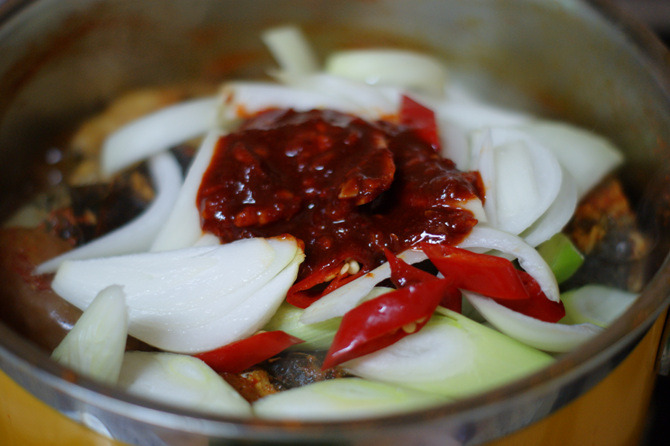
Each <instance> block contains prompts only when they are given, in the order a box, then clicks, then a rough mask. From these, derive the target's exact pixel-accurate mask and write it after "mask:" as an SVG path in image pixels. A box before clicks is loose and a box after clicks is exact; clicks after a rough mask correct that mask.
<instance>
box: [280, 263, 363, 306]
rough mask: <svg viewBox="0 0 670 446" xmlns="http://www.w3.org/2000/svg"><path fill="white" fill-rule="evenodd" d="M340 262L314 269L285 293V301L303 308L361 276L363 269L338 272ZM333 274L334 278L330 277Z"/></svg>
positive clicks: (340, 267)
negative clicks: (345, 272) (324, 267)
mask: <svg viewBox="0 0 670 446" xmlns="http://www.w3.org/2000/svg"><path fill="white" fill-rule="evenodd" d="M341 269H342V263H339V264H337V265H335V266H333V267H332V268H328V269H324V270H321V271H316V272H314V273H312V274H310V275H309V276H307V277H305V278H304V279H303V280H301V281H300V282H297V283H295V284H293V286H291V288H289V290H288V292H287V293H286V302H288V303H289V304H291V305H293V306H294V307H298V308H302V309H305V308H307V307H309V306H310V305H312V304H313V303H314V302H316V301H317V300H319V299H320V298H321V297H322V296H325V295H326V294H328V293H330V292H331V291H333V290H335V289H337V288H339V287H341V286H342V285H345V284H347V283H349V282H351V281H352V280H354V279H357V278H358V277H360V276H362V275H363V274H364V272H363V271H359V272H358V273H356V274H339V271H340V270H341ZM334 275H335V278H333V279H331V278H332V277H333V276H334Z"/></svg>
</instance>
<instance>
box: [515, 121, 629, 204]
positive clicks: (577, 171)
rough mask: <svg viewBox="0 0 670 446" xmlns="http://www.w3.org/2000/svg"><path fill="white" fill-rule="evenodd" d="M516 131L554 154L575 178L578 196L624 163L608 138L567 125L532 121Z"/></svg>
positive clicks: (581, 195)
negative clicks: (540, 142)
mask: <svg viewBox="0 0 670 446" xmlns="http://www.w3.org/2000/svg"><path fill="white" fill-rule="evenodd" d="M519 130H521V131H522V132H524V133H526V134H528V135H529V136H531V137H533V138H536V139H537V140H539V141H542V144H543V145H544V146H545V147H547V148H548V149H550V150H551V151H552V152H553V153H554V156H556V158H557V159H558V161H559V162H560V163H561V165H562V166H563V167H565V168H566V169H567V170H568V172H570V174H571V175H572V177H573V178H574V180H575V181H576V185H577V193H578V196H579V197H580V198H581V197H583V196H584V195H585V194H586V193H587V192H588V191H589V190H591V189H592V188H593V187H594V186H595V185H596V184H598V183H599V182H600V181H601V180H602V179H603V178H604V176H605V175H606V174H608V173H609V172H612V171H613V170H614V169H615V168H616V167H618V166H619V165H620V164H621V163H622V162H623V155H622V154H621V152H620V151H619V150H617V148H616V147H614V145H612V143H611V142H610V141H608V140H607V139H605V138H604V137H602V136H600V135H596V134H594V133H592V132H589V131H588V130H585V129H582V128H579V127H575V126H572V125H570V124H566V123H561V122H550V121H533V122H529V123H526V124H525V125H522V126H520V127H519Z"/></svg>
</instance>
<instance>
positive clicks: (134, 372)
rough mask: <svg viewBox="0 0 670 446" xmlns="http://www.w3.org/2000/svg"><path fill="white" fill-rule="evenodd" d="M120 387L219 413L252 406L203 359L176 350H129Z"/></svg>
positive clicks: (244, 412)
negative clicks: (169, 351)
mask: <svg viewBox="0 0 670 446" xmlns="http://www.w3.org/2000/svg"><path fill="white" fill-rule="evenodd" d="M118 384H119V387H121V389H123V390H125V391H127V392H129V393H131V394H134V395H137V396H139V397H143V398H147V399H150V400H153V401H158V402H161V403H165V404H169V405H172V406H176V407H179V408H185V409H191V410H196V411H198V412H206V413H210V414H216V415H226V416H235V417H247V416H251V406H250V405H249V403H248V402H247V401H246V400H245V399H244V398H242V396H241V395H240V394H239V393H237V391H236V390H235V389H233V388H232V387H231V386H230V384H228V383H227V382H226V381H225V380H224V379H223V378H221V377H220V376H219V375H218V374H217V373H216V372H215V371H214V370H212V369H211V368H209V367H208V366H207V364H205V363H204V362H202V361H201V360H200V359H197V358H194V357H192V356H186V355H178V354H175V353H154V352H127V353H126V354H125V355H124V358H123V366H122V368H121V374H120V376H119V382H118Z"/></svg>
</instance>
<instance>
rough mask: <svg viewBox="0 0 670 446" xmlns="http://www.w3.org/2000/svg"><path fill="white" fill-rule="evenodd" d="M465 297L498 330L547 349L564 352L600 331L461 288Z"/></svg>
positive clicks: (600, 329) (595, 327)
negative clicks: (552, 319)
mask: <svg viewBox="0 0 670 446" xmlns="http://www.w3.org/2000/svg"><path fill="white" fill-rule="evenodd" d="M463 295H464V296H465V297H466V299H467V300H468V301H469V302H470V303H471V304H472V305H473V306H474V307H475V308H476V309H477V311H479V313H480V314H481V315H482V316H484V317H485V318H486V320H487V321H488V322H489V323H490V324H491V325H493V326H494V327H496V328H497V329H498V330H500V331H501V332H503V333H505V334H506V335H507V336H510V337H512V338H514V339H516V340H518V341H520V342H523V343H524V344H526V345H530V346H531V347H535V348H538V349H540V350H545V351H549V352H567V351H570V350H573V349H574V348H576V347H578V346H579V345H580V344H582V343H584V342H586V341H587V340H589V339H590V338H592V337H593V336H595V335H597V334H598V333H600V332H601V331H602V328H600V327H598V326H596V325H593V324H589V323H584V324H579V325H564V324H558V323H551V322H544V321H541V320H539V319H535V318H533V317H530V316H526V315H525V314H521V313H519V312H516V311H514V310H510V309H509V308H507V307H504V306H502V305H500V304H499V303H497V302H495V301H494V300H493V299H490V298H488V297H484V296H481V295H478V294H476V293H471V292H468V291H463Z"/></svg>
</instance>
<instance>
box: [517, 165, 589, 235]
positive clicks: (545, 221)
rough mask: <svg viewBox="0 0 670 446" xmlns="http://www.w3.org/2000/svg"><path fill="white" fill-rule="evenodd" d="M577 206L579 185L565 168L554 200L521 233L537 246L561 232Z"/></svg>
mask: <svg viewBox="0 0 670 446" xmlns="http://www.w3.org/2000/svg"><path fill="white" fill-rule="evenodd" d="M576 208H577V185H576V184H575V181H574V179H573V178H572V175H570V173H569V172H568V171H567V170H565V169H563V181H562V183H561V190H560V191H559V193H558V196H557V197H556V199H555V200H554V202H553V203H552V204H551V206H549V209H547V212H545V213H544V214H543V215H542V216H541V217H540V218H539V219H538V220H536V221H535V223H533V224H532V225H531V226H530V227H529V228H528V229H526V230H525V231H524V232H523V233H521V237H522V238H523V239H524V240H525V241H526V243H528V244H529V245H530V246H537V245H539V244H540V243H542V242H545V241H547V240H549V239H550V238H551V237H553V236H554V234H556V233H558V232H560V231H561V230H562V229H563V227H564V226H565V225H566V224H567V223H568V222H569V221H570V219H571V218H572V215H573V214H574V213H575V209H576Z"/></svg>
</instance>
